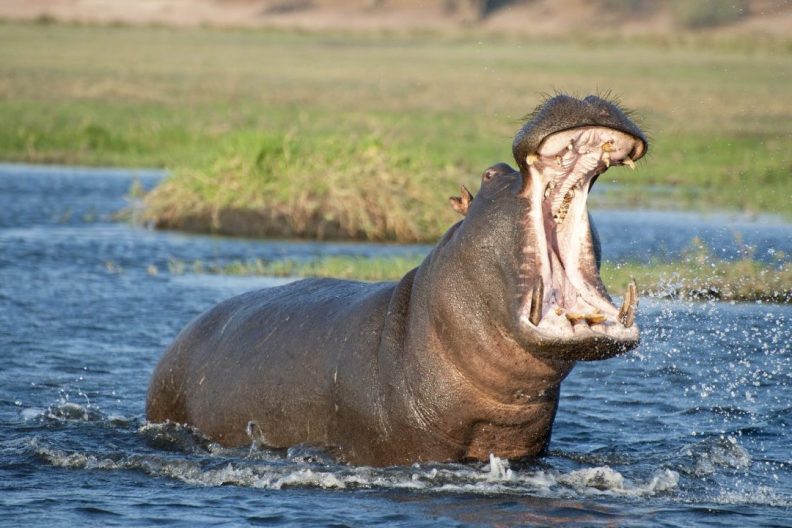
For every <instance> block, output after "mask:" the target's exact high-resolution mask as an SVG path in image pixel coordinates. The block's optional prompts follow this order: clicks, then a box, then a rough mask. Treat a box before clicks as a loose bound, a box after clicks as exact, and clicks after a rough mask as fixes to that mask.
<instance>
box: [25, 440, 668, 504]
mask: <svg viewBox="0 0 792 528" xmlns="http://www.w3.org/2000/svg"><path fill="white" fill-rule="evenodd" d="M30 447H31V448H32V449H33V451H34V453H35V454H36V455H38V456H39V457H40V458H42V459H43V460H44V461H46V462H47V463H49V464H51V465H53V466H56V467H62V468H70V469H101V470H138V471H143V472H144V473H146V474H149V475H154V476H159V477H168V478H173V479H177V480H181V481H182V482H185V483H188V484H191V485H196V486H222V485H228V484H231V485H236V486H244V487H252V488H263V489H274V490H279V489H283V488H289V487H298V488H322V489H350V488H351V489H360V488H365V489H371V488H374V489H377V488H379V489H413V490H424V491H429V492H454V493H459V492H462V493H474V494H494V493H518V494H524V493H531V494H538V495H551V494H554V493H557V492H558V491H559V490H573V491H575V492H576V493H580V494H583V495H589V494H601V493H609V494H614V495H624V496H646V495H653V494H655V493H658V492H667V491H670V490H673V489H675V488H676V487H677V484H678V482H679V474H678V473H676V472H674V471H671V470H667V469H665V470H661V471H658V472H657V473H655V475H653V476H652V478H651V479H650V480H649V481H648V482H646V483H643V484H641V483H638V484H632V483H630V482H628V481H627V480H626V479H625V478H624V477H623V476H622V475H621V473H619V472H618V471H615V470H613V469H611V468H610V467H608V466H600V467H592V468H584V469H580V470H575V471H570V472H568V473H561V472H557V471H544V470H540V471H515V470H513V469H511V468H510V467H509V464H508V461H507V460H505V459H501V458H498V457H496V456H494V455H493V456H491V457H490V463H489V464H488V465H486V466H483V467H481V469H476V468H475V467H471V466H464V465H450V466H440V467H432V468H430V469H427V470H421V468H420V466H413V467H411V468H404V469H402V468H372V467H353V466H336V465H323V464H305V463H295V462H291V461H286V463H284V462H285V461H284V459H282V458H281V459H279V460H275V461H273V460H270V461H262V460H261V459H249V458H248V459H241V460H239V461H230V462H228V463H225V464H223V465H222V466H219V467H218V466H212V467H206V459H207V457H191V458H189V459H185V458H169V457H165V456H162V457H160V456H156V455H145V456H140V455H132V456H120V457H115V456H96V455H92V454H89V453H81V452H71V453H69V452H65V451H61V450H58V449H53V448H50V447H47V446H44V445H40V443H39V442H38V441H36V440H33V441H32V442H30ZM211 458H214V457H213V456H210V459H211Z"/></svg>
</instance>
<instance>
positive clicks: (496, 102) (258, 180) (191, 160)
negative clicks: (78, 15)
mask: <svg viewBox="0 0 792 528" xmlns="http://www.w3.org/2000/svg"><path fill="white" fill-rule="evenodd" d="M790 42H792V41H783V40H768V39H764V40H747V39H746V37H739V39H737V40H720V41H719V40H714V39H707V38H691V37H685V38H672V37H669V38H655V39H644V40H631V41H624V40H619V39H615V40H604V39H584V38H579V39H566V40H554V39H545V40H532V39H530V38H525V37H520V38H517V37H508V36H482V35H473V34H465V33H458V34H455V35H432V34H426V33H423V34H417V33H416V34H403V35H401V34H384V33H383V34H373V33H372V34H353V33H299V32H281V31H244V30H209V29H184V30H173V29H165V28H157V27H135V28H132V27H97V26H64V25H57V24H55V25H42V24H39V25H36V24H28V25H25V24H8V23H4V24H0V74H1V75H0V120H2V122H3V123H6V126H3V127H0V159H2V160H7V161H8V160H15V161H28V162H48V163H49V162H52V163H68V164H89V165H126V166H155V167H166V168H168V169H170V170H171V171H172V176H171V177H170V178H169V180H168V181H167V182H165V183H164V184H163V185H161V186H160V187H159V188H157V189H156V190H155V191H154V192H153V193H151V194H150V195H149V196H148V198H147V203H148V210H147V213H146V214H147V215H148V216H147V218H148V220H150V221H152V222H154V223H155V224H157V225H160V226H164V227H175V228H181V229H188V230H193V231H201V232H205V231H212V232H218V233H226V234H237V235H239V234H241V235H253V236H304V237H317V238H365V239H375V240H378V239H385V240H400V241H418V240H420V241H431V240H434V239H435V238H436V237H437V236H438V235H439V234H440V233H442V232H443V231H444V230H445V229H446V228H447V227H448V225H449V224H450V223H451V222H452V221H454V220H455V218H456V217H455V214H454V213H453V211H452V210H451V209H450V207H448V204H447V197H448V196H449V195H450V194H454V193H455V192H456V190H457V189H458V186H459V184H461V183H465V184H467V185H468V186H470V187H471V188H472V189H473V190H475V189H476V188H477V187H478V182H477V180H478V174H480V172H481V171H482V170H483V169H484V168H486V167H487V166H488V165H490V164H492V163H494V162H496V161H500V160H506V161H510V159H511V152H510V144H511V137H512V136H513V134H514V132H515V130H516V129H517V128H518V127H519V125H520V118H521V116H522V115H524V114H525V113H527V112H528V111H530V110H531V109H532V108H533V106H534V105H535V104H537V103H538V102H539V101H540V100H541V97H540V96H539V95H538V94H539V93H541V92H547V91H553V90H554V89H563V90H566V91H570V92H572V93H577V94H586V93H590V92H597V91H599V90H604V89H611V90H613V92H614V93H616V94H619V95H620V96H621V97H622V99H623V102H624V104H625V105H626V106H628V107H631V108H634V109H635V110H636V111H637V116H638V117H639V118H640V121H641V122H642V124H643V125H644V127H645V128H646V129H647V130H649V132H650V134H651V136H652V137H653V141H652V146H651V148H650V156H649V157H648V158H647V159H646V160H645V161H644V162H642V163H640V164H639V169H638V170H637V171H635V172H629V171H627V170H624V169H613V170H611V171H610V172H608V173H607V175H606V176H605V177H603V178H602V179H601V181H606V182H611V181H616V182H618V183H619V184H620V186H619V187H618V188H617V189H612V190H611V191H609V192H608V193H607V194H606V195H603V196H601V197H600V198H599V200H600V201H601V202H604V203H607V204H608V205H614V206H640V207H653V206H658V205H659V206H667V205H669V204H674V205H675V206H680V205H681V206H683V207H688V206H691V207H698V208H712V207H721V208H739V209H744V210H750V211H763V212H777V213H782V214H790V208H789V203H790V200H792V174H791V172H792V148H791V147H792V139H791V138H790V136H789V127H788V123H789V119H790V116H792V91H790V90H788V86H787V85H788V81H789V78H790V76H792V45H790ZM650 186H651V187H650ZM650 189H651V190H650ZM595 205H596V204H595Z"/></svg>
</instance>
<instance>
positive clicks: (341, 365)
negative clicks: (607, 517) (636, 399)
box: [146, 95, 648, 466]
mask: <svg viewBox="0 0 792 528" xmlns="http://www.w3.org/2000/svg"><path fill="white" fill-rule="evenodd" d="M647 148H648V142H647V139H646V137H645V136H644V134H643V132H642V131H641V130H640V129H639V128H638V126H637V125H636V124H635V123H634V122H633V121H632V120H631V118H630V117H629V115H628V113H627V112H626V111H624V110H623V109H621V108H620V107H619V105H618V104H617V103H615V102H613V101H610V100H607V98H604V97H599V96H593V95H592V96H588V97H586V98H584V99H577V98H574V97H571V96H568V95H557V96H554V97H552V98H549V99H547V100H545V101H544V102H543V103H542V104H541V105H539V106H538V107H537V109H536V110H535V111H534V112H533V113H532V114H530V115H529V116H528V117H527V118H526V122H525V124H524V125H523V126H522V128H521V129H520V130H519V131H518V132H517V134H516V137H515V138H514V142H513V145H512V151H513V154H514V158H515V160H516V163H517V167H518V168H517V169H514V168H512V167H511V166H509V165H507V164H506V163H498V164H496V165H494V166H492V167H490V168H488V169H487V170H485V171H484V173H483V175H482V176H481V185H480V189H479V190H478V192H477V194H476V196H475V197H473V195H472V194H471V193H470V192H469V191H468V190H467V189H466V188H464V187H463V188H462V195H461V196H458V197H452V198H450V202H451V206H452V207H453V208H454V209H456V210H457V211H458V212H459V213H461V214H462V215H463V218H462V220H461V221H459V222H458V223H457V224H455V225H453V226H452V227H451V228H450V229H449V230H448V231H447V232H446V233H445V234H444V235H443V236H442V238H441V239H440V241H439V242H438V243H437V245H436V246H435V247H434V248H433V249H432V251H431V252H430V253H429V254H428V255H427V257H426V258H425V259H424V260H423V262H422V263H421V264H420V266H418V267H417V268H415V269H413V270H412V271H410V272H409V273H407V274H406V275H405V276H404V277H403V278H402V279H401V280H399V281H398V282H381V283H365V282H355V281H347V280H336V279H306V280H300V281H297V282H292V283H289V284H286V285H283V286H279V287H273V288H267V289H262V290H259V291H253V292H249V293H245V294H242V295H239V296H237V297H234V298H232V299H230V300H227V301H224V302H222V303H220V304H218V305H217V306H215V307H214V308H211V309H210V310H208V311H207V312H205V313H204V314H202V315H200V316H199V317H197V318H196V319H195V320H193V321H192V322H191V323H189V324H188V325H187V327H186V328H184V329H183V330H182V331H181V333H179V335H178V336H177V337H176V339H175V341H174V342H173V344H172V345H171V346H170V347H169V348H168V350H167V351H166V352H165V354H164V356H163V357H162V359H161V360H160V362H159V364H158V365H157V367H156V369H155V371H154V373H153V376H152V379H151V383H150V386H149V389H148V397H147V403H146V414H147V418H148V420H149V421H151V422H164V421H170V422H177V423H181V424H188V425H190V426H192V427H194V428H197V429H198V430H199V431H200V432H202V433H203V434H204V435H206V436H207V437H208V438H209V439H211V440H212V441H214V442H217V443H219V444H221V445H223V446H250V445H257V446H264V447H266V448H273V449H282V448H288V447H290V446H294V445H298V444H302V445H309V446H316V447H320V448H322V449H324V450H326V452H329V453H332V454H333V455H334V456H335V457H337V459H338V460H339V461H341V462H344V463H349V464H362V465H372V466H389V465H402V464H411V463H416V462H427V461H436V462H444V461H463V462H464V461H482V460H487V459H488V458H489V456H490V454H492V455H495V456H498V457H501V458H507V459H522V458H525V457H534V456H539V455H541V454H543V453H544V452H545V451H546V450H547V448H548V444H549V442H550V436H551V430H552V425H553V421H554V419H555V415H556V411H557V409H558V402H559V389H560V385H561V382H562V380H564V378H565V377H566V376H567V375H568V374H569V372H570V371H571V369H572V368H573V367H574V365H575V363H576V362H577V361H591V360H601V359H606V358H610V357H614V356H617V355H619V354H623V353H625V352H627V351H629V350H631V349H633V348H634V347H636V346H637V344H638V343H639V329H638V326H637V325H636V323H635V314H636V308H637V305H638V299H637V295H636V287H635V283H634V282H631V283H630V284H629V285H628V286H627V290H626V293H625V295H624V298H623V303H622V304H621V306H620V307H617V306H616V305H615V304H614V303H613V301H612V300H611V297H610V296H609V295H608V292H607V291H606V289H605V286H604V285H603V283H602V280H601V279H600V275H599V266H600V262H601V249H600V243H599V238H598V235H597V232H596V229H595V228H594V225H593V224H592V222H591V219H590V217H589V213H588V210H587V207H586V200H587V197H588V193H589V191H590V189H591V186H592V185H593V184H594V181H595V180H596V179H597V177H598V176H599V175H600V174H602V173H603V172H604V171H606V170H607V169H608V168H609V167H610V166H613V165H628V166H630V167H633V168H634V164H635V161H637V160H638V159H640V158H641V157H643V156H644V154H645V153H646V151H647Z"/></svg>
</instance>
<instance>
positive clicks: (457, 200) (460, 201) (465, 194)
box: [448, 185, 473, 216]
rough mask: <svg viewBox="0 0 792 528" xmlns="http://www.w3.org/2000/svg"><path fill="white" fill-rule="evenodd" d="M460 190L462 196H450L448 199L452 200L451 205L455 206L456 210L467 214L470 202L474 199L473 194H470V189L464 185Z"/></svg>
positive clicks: (463, 214)
mask: <svg viewBox="0 0 792 528" xmlns="http://www.w3.org/2000/svg"><path fill="white" fill-rule="evenodd" d="M459 192H460V194H462V196H450V197H449V198H448V201H449V202H451V207H453V208H454V211H456V212H457V213H459V214H461V215H462V216H465V215H466V214H467V212H468V207H469V206H470V202H472V201H473V195H472V194H470V191H468V188H467V187H465V186H464V185H463V186H462V187H461V188H460V189H459Z"/></svg>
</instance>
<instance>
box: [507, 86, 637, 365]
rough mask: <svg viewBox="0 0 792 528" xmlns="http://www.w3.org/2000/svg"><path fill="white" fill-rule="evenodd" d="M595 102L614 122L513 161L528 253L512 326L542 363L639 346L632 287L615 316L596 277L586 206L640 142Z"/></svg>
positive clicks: (569, 133)
mask: <svg viewBox="0 0 792 528" xmlns="http://www.w3.org/2000/svg"><path fill="white" fill-rule="evenodd" d="M551 101H552V100H551ZM587 101H588V100H587ZM575 102H577V103H583V101H578V100H575ZM597 102H598V103H599V102H601V103H602V107H601V108H599V109H598V112H599V114H600V116H606V114H608V115H607V116H606V117H613V116H614V114H617V113H618V115H617V116H616V117H618V121H617V122H616V123H612V122H609V121H610V120H609V119H603V121H605V123H603V124H604V125H605V126H602V125H599V124H597V122H596V121H597V119H594V120H593V121H586V120H585V119H582V120H581V121H582V122H584V123H586V124H585V125H584V126H580V127H574V128H566V129H563V130H560V131H558V132H555V133H551V134H549V135H547V136H545V137H544V138H542V139H541V141H540V142H539V143H538V145H536V146H535V148H534V149H532V150H530V151H529V153H527V154H526V155H525V159H524V160H519V159H518V163H519V162H520V161H524V163H519V164H520V165H521V172H522V174H523V178H522V187H521V189H520V194H521V195H522V196H523V197H524V198H525V199H527V200H528V201H529V207H527V213H526V215H525V217H524V219H523V222H524V224H525V226H524V229H525V231H526V232H528V233H530V236H529V237H526V242H525V244H526V245H528V246H531V247H530V248H527V249H525V250H524V254H525V256H526V257H528V258H526V259H525V261H524V262H523V265H524V266H525V267H526V269H527V268H530V269H531V270H532V271H531V273H526V275H525V276H527V277H530V278H529V280H528V281H526V282H527V283H526V282H524V283H523V286H524V288H525V290H526V291H524V292H523V295H522V296H521V297H520V299H521V300H520V301H519V306H518V307H517V310H516V316H517V318H518V320H517V326H518V329H519V332H518V333H519V334H520V337H521V338H522V339H521V340H522V341H524V342H525V344H526V345H528V346H529V347H530V348H531V349H532V350H534V351H535V353H537V354H538V355H541V356H548V357H556V358H559V357H567V358H574V359H576V360H587V359H604V358H607V357H611V356H613V355H616V354H620V353H623V352H626V351H627V350H630V349H631V348H634V347H635V346H636V345H637V344H638V341H639V331H638V327H637V325H635V309H636V306H637V297H636V288H635V285H634V283H631V284H630V286H629V288H628V291H627V294H626V295H625V298H624V304H623V306H622V307H621V308H617V307H616V306H615V305H614V304H613V302H612V301H611V299H610V297H609V295H608V293H607V291H606V290H605V286H604V285H603V284H602V281H601V279H600V276H599V269H598V264H597V256H596V255H595V249H594V242H593V241H592V237H591V227H590V225H589V216H588V211H587V208H586V199H587V197H588V193H589V190H590V189H591V186H592V184H593V183H594V181H595V180H596V179H597V177H598V176H599V175H600V174H601V173H603V172H605V171H606V170H607V169H608V168H609V167H610V166H612V165H628V166H630V167H634V164H633V162H634V160H637V159H639V158H640V157H642V156H643V155H644V153H645V151H646V140H645V139H644V138H643V136H642V135H640V132H639V133H638V134H636V133H635V132H634V131H635V130H637V127H635V125H633V124H632V122H631V121H629V119H627V117H626V116H624V114H622V113H621V112H620V111H619V109H618V108H617V107H615V106H612V105H611V104H610V103H608V102H606V101H602V100H599V99H598V100H597ZM551 115H552V114H551ZM545 117H546V116H545ZM516 151H517V149H515V152H516ZM537 268H538V269H537Z"/></svg>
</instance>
